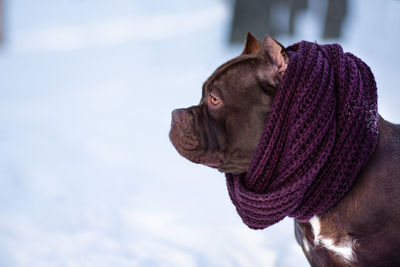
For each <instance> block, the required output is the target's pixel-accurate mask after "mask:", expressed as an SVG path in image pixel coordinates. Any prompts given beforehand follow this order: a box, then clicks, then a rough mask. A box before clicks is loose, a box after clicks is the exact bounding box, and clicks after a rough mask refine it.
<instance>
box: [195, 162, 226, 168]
mask: <svg viewBox="0 0 400 267" xmlns="http://www.w3.org/2000/svg"><path fill="white" fill-rule="evenodd" d="M201 164H204V165H206V166H208V167H211V168H216V169H218V168H221V167H222V165H224V163H223V162H222V161H220V162H201Z"/></svg>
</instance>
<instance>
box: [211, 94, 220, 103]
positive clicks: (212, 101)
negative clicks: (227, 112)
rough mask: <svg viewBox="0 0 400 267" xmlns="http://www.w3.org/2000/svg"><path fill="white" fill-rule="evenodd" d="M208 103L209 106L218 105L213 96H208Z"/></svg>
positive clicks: (217, 100) (216, 99)
mask: <svg viewBox="0 0 400 267" xmlns="http://www.w3.org/2000/svg"><path fill="white" fill-rule="evenodd" d="M209 102H210V103H211V104H213V105H218V104H219V99H218V98H216V97H215V96H213V95H210V96H209Z"/></svg>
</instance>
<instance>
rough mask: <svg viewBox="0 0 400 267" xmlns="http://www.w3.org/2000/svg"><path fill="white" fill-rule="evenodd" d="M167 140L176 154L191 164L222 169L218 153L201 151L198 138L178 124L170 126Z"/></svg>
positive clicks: (221, 161)
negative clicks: (168, 139)
mask: <svg viewBox="0 0 400 267" xmlns="http://www.w3.org/2000/svg"><path fill="white" fill-rule="evenodd" d="M169 138H170V140H171V142H172V144H173V146H174V147H175V149H176V150H177V151H178V153H179V154H180V155H181V156H183V157H184V158H186V159H188V160H190V161H191V162H193V163H197V164H202V165H205V166H208V167H211V168H216V169H218V168H220V167H222V166H223V164H224V162H223V160H222V158H221V156H220V155H219V153H215V152H214V153H211V152H209V151H205V150H203V149H202V147H201V143H200V136H198V135H196V134H194V133H193V131H192V130H188V129H187V128H185V127H181V125H180V123H174V124H173V125H172V128H171V130H170V133H169Z"/></svg>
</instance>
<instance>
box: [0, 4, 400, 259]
mask: <svg viewBox="0 0 400 267" xmlns="http://www.w3.org/2000/svg"><path fill="white" fill-rule="evenodd" d="M315 1H316V0H314V1H311V2H315ZM5 2H6V3H5V11H6V28H5V30H6V38H7V39H6V41H5V43H4V44H3V47H1V48H0V78H1V79H0V80H1V85H0V201H1V202H0V203H1V205H0V266H2V267H3V266H4V267H14V266H16V267H22V266H27V267H28V266H29V267H32V266H34V267H35V266H38V267H47V266H48V267H53V266H66V267H70V266H79V267H81V266H96V267H101V266H122V267H123V266H130V267H132V266H133V267H134V266H185V267H186V266H240V267H241V266H251V267H254V266H296V267H297V266H307V263H306V261H305V258H304V256H303V255H302V252H301V250H300V248H299V247H298V246H297V244H296V243H295V241H294V234H293V222H292V221H291V220H290V219H287V220H284V221H283V222H281V223H279V224H277V225H274V226H272V227H271V228H268V229H267V230H264V231H252V230H249V229H247V228H246V226H245V225H244V224H242V222H241V220H240V218H239V217H238V215H237V214H236V212H235V209H234V207H233V205H232V204H231V203H230V200H229V198H228V194H227V190H226V187H225V181H224V177H223V175H221V174H219V173H218V172H216V171H214V170H211V169H208V168H206V167H202V166H197V165H194V164H192V163H190V162H188V161H186V160H185V159H183V158H181V157H180V156H179V155H178V154H177V153H176V151H175V150H174V148H173V147H172V145H171V144H170V142H169V140H168V131H169V125H170V112H171V110H172V109H174V108H178V107H185V106H189V105H193V104H196V103H197V102H198V100H199V98H200V88H201V84H202V82H203V81H204V80H205V79H206V78H207V76H208V75H209V74H210V73H211V72H212V71H213V70H214V69H215V68H216V67H217V66H218V65H220V64H221V63H222V62H224V61H226V60H227V59H229V58H231V57H233V56H236V55H237V54H238V53H239V52H240V50H241V47H229V46H227V43H226V40H227V34H228V27H229V21H230V16H231V11H230V9H229V4H228V3H229V2H227V1H221V0H205V1H194V0H190V1H189V0H186V1H183V0H173V1H161V0H157V1H144V0H142V1H128V0H126V1H123V0H116V1H95V0H85V1H83V0H82V1H79V0H60V1H45V0H37V1H23V0H15V1H5ZM351 8H352V9H351V12H352V13H351V15H350V19H349V20H348V22H347V24H346V32H345V33H346V34H345V36H344V38H343V40H341V43H342V44H343V46H344V49H345V50H347V51H351V52H353V53H354V54H356V55H358V56H360V57H361V58H363V59H364V60H365V61H366V62H367V63H368V64H369V65H370V66H371V68H372V70H373V71H374V73H375V76H376V79H377V83H378V88H379V97H380V99H379V110H380V113H381V114H382V115H383V116H384V117H385V118H387V119H389V120H391V121H393V122H397V123H399V122H400V107H399V105H398V104H397V101H398V100H399V90H398V89H399V86H398V82H397V79H398V75H399V68H398V66H397V62H400V52H399V51H398V47H399V45H400V36H399V35H400V34H399V31H398V29H399V26H400V17H399V16H398V14H400V1H393V0H384V1H372V0H371V1H365V0H358V1H352V2H351ZM297 25H298V29H297V36H295V37H292V38H287V37H285V36H282V37H281V38H279V37H278V39H280V40H281V41H282V42H283V43H284V44H286V45H288V44H290V43H292V42H294V41H298V40H300V39H307V40H312V41H313V40H320V39H319V30H320V29H319V28H318V27H317V25H318V23H317V22H316V17H315V15H313V13H312V12H308V13H306V14H303V15H302V16H301V17H300V18H299V20H298V24H297ZM324 42H326V41H324Z"/></svg>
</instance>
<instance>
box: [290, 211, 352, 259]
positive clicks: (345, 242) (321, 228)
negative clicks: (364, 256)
mask: <svg viewBox="0 0 400 267" xmlns="http://www.w3.org/2000/svg"><path fill="white" fill-rule="evenodd" d="M296 238H297V241H298V242H299V244H300V245H301V246H302V248H303V251H304V253H305V255H306V256H307V258H308V259H309V261H310V263H311V264H312V265H313V266H314V265H315V266H353V265H355V264H356V263H357V255H356V251H355V249H356V247H357V240H356V239H355V238H354V237H352V236H350V235H348V234H346V233H345V231H344V229H343V228H342V227H341V225H337V224H332V222H330V221H325V220H321V219H320V218H319V217H317V216H314V217H313V218H312V219H311V220H310V221H309V222H306V223H297V222H296Z"/></svg>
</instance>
